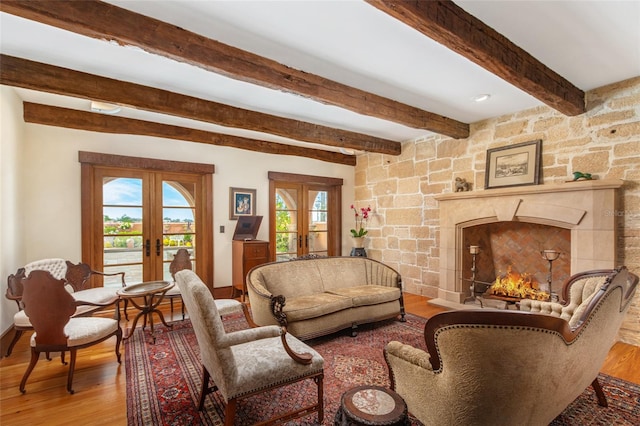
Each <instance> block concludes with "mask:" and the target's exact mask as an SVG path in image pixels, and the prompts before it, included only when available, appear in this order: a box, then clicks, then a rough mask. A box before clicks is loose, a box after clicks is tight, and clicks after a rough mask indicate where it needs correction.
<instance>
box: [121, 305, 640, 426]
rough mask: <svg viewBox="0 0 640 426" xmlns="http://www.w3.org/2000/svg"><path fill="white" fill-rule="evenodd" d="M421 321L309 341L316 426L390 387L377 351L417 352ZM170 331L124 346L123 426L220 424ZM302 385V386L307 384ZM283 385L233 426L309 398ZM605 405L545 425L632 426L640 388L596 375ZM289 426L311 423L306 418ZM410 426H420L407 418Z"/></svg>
mask: <svg viewBox="0 0 640 426" xmlns="http://www.w3.org/2000/svg"><path fill="white" fill-rule="evenodd" d="M224 323H225V328H226V329H227V331H233V330H238V329H241V328H245V327H247V324H246V322H245V320H244V318H243V317H241V316H229V317H227V318H225V319H224ZM424 323H425V319H423V318H420V317H416V316H413V315H407V322H406V323H401V322H399V321H386V322H380V323H377V324H373V325H365V326H361V327H360V330H359V333H358V336H357V337H355V338H352V337H350V336H349V334H348V332H347V331H345V332H342V333H338V334H334V335H332V336H327V337H322V338H318V339H314V340H311V341H308V342H307V343H309V344H310V345H311V346H313V347H314V348H315V349H316V350H317V351H318V352H319V353H320V354H321V355H322V356H323V357H324V359H325V378H324V401H325V404H324V409H325V416H324V422H323V425H333V419H334V416H335V413H336V411H337V409H338V406H339V404H340V397H341V395H342V394H343V393H344V392H346V391H347V390H348V389H350V388H352V387H354V386H358V385H363V384H369V385H379V386H386V387H388V386H389V378H388V374H387V367H386V363H385V362H384V356H383V354H382V348H384V346H385V345H386V344H387V343H388V342H389V341H391V340H399V341H402V342H405V343H407V344H410V345H413V346H416V347H421V348H423V349H424V337H423V330H424ZM173 325H174V326H173V328H166V327H163V326H159V327H157V328H156V336H157V339H156V344H155V345H153V344H150V343H147V342H148V341H149V336H148V331H147V332H145V333H144V334H143V332H142V330H141V329H137V330H136V331H135V333H134V335H133V336H132V337H131V338H130V339H129V340H128V341H126V344H125V348H126V352H125V360H126V378H127V418H128V424H129V425H145V426H146V425H200V424H202V425H222V424H223V423H224V403H223V401H222V399H221V398H220V396H219V394H218V393H217V392H216V393H213V394H209V396H207V398H206V402H205V408H204V410H203V411H201V412H198V411H197V409H196V404H197V398H198V395H199V390H200V382H201V377H202V372H201V365H200V361H199V349H198V344H197V341H196V338H195V335H194V334H193V329H192V327H191V323H190V322H189V320H188V319H187V320H185V321H177V322H174V323H173ZM306 382H309V383H306ZM306 382H305V383H298V384H294V385H291V386H285V387H283V388H280V389H278V390H275V391H272V392H268V393H264V394H261V395H256V396H254V397H250V398H247V399H244V400H242V401H240V402H239V403H238V407H237V408H238V413H237V416H236V422H235V424H236V425H241V426H245V425H250V424H254V423H257V422H259V421H262V420H266V419H268V418H270V417H273V416H274V415H275V414H277V413H281V412H282V411H284V410H286V409H288V408H295V407H299V406H301V405H302V404H305V403H308V402H310V401H313V400H314V398H315V397H316V389H315V385H314V384H313V383H312V382H311V381H306ZM600 383H601V384H602V386H603V388H604V391H605V393H606V395H607V399H608V401H609V407H608V408H602V407H600V406H599V405H598V404H597V402H596V398H595V396H594V395H593V389H591V388H590V387H589V388H588V389H587V390H585V392H584V393H583V394H582V395H581V396H580V397H579V398H578V399H576V400H575V401H574V402H573V403H572V404H571V405H570V406H569V407H567V409H566V410H565V411H564V412H563V413H562V414H561V415H560V416H558V417H557V418H556V419H555V420H554V421H553V422H552V423H551V424H552V425H554V426H561V425H581V426H582V425H638V419H639V418H640V386H639V385H635V384H633V383H629V382H625V381H623V380H618V379H616V378H613V377H610V376H606V375H603V374H601V375H600ZM287 424H291V425H317V416H316V415H315V414H314V415H309V416H307V417H303V418H302V419H298V420H296V421H292V422H289V423H287ZM411 424H412V425H414V426H415V425H420V424H421V423H420V422H418V421H417V420H416V419H414V418H411Z"/></svg>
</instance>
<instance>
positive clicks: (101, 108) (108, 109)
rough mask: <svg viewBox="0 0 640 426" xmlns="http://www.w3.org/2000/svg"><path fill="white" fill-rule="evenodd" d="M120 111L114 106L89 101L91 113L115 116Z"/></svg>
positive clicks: (118, 107)
mask: <svg viewBox="0 0 640 426" xmlns="http://www.w3.org/2000/svg"><path fill="white" fill-rule="evenodd" d="M121 110H122V108H120V106H118V105H114V104H108V103H106V102H97V101H91V111H93V112H99V113H100V114H117V113H119V112H120V111H121Z"/></svg>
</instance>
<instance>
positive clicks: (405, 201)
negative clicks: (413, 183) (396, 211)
mask: <svg viewBox="0 0 640 426" xmlns="http://www.w3.org/2000/svg"><path fill="white" fill-rule="evenodd" d="M394 207H422V195H420V194H407V195H397V196H396V197H395V202H394Z"/></svg>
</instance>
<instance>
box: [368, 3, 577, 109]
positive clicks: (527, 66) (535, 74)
mask: <svg viewBox="0 0 640 426" xmlns="http://www.w3.org/2000/svg"><path fill="white" fill-rule="evenodd" d="M366 1H367V2H368V3H370V4H371V5H373V6H375V7H376V8H378V9H379V10H381V11H383V12H385V13H387V14H389V15H391V16H393V17H394V18H396V19H398V20H400V21H402V22H403V23H405V24H407V25H408V26H410V27H412V28H415V29H416V30H418V31H420V32H421V33H423V34H424V35H426V36H427V37H429V38H431V39H433V40H435V41H437V42H438V43H440V44H442V45H444V46H445V47H447V48H449V49H451V50H453V51H455V52H457V53H459V54H460V55H462V56H464V57H465V58H467V59H469V60H470V61H472V62H475V63H476V64H478V65H480V66H481V67H483V68H484V69H486V70H487V71H490V72H491V73H493V74H495V75H497V76H498V77H500V78H502V79H503V80H505V81H507V82H508V83H511V84H513V85H514V86H516V87H518V88H520V89H522V90H523V91H525V92H527V93H528V94H530V95H531V96H534V97H535V98H537V99H539V100H540V101H542V102H544V103H545V104H547V105H549V106H550V107H551V108H554V109H556V110H558V111H560V112H561V113H563V114H565V115H569V116H575V115H579V114H582V113H584V112H585V111H586V106H585V99H584V92H583V91H582V90H580V89H578V88H577V87H575V86H574V85H573V84H571V83H570V82H569V81H567V80H566V79H564V78H563V77H562V76H560V75H558V74H557V73H556V72H554V71H553V70H551V69H550V68H548V67H547V66H546V65H544V64H543V63H541V62H540V61H538V60H537V59H536V58H534V57H533V56H531V55H530V54H529V53H527V52H525V51H524V50H523V49H521V48H520V47H518V46H516V45H515V44H513V43H512V42H511V41H509V39H507V38H506V37H504V36H503V35H501V34H500V33H498V32H497V31H495V30H494V29H493V28H491V27H489V26H488V25H486V24H484V23H483V22H482V21H480V20H479V19H477V18H476V17H474V16H472V15H470V14H468V13H467V12H465V11H464V10H463V9H462V8H461V7H459V6H457V5H456V4H455V3H453V2H452V1H449V0H445V1H420V0H412V1H404V0H366Z"/></svg>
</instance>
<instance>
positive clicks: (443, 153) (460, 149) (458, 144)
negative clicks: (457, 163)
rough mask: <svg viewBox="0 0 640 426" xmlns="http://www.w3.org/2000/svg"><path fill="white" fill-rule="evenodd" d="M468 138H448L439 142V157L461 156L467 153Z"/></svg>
mask: <svg viewBox="0 0 640 426" xmlns="http://www.w3.org/2000/svg"><path fill="white" fill-rule="evenodd" d="M467 145H468V142H467V140H466V139H447V140H446V141H444V142H441V143H439V144H438V150H437V153H438V154H437V157H438V158H452V157H461V156H463V155H465V154H466V153H467Z"/></svg>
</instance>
